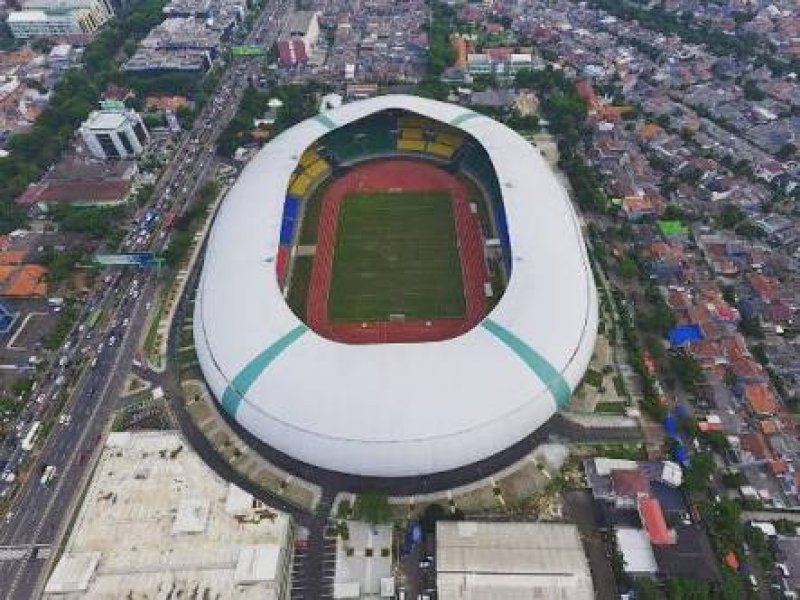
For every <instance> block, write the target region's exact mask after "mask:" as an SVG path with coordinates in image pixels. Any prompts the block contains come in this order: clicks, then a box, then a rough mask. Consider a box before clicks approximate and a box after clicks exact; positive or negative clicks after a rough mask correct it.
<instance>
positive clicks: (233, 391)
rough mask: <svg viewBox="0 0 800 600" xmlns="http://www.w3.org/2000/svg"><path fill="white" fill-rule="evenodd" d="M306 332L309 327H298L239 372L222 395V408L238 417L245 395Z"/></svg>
mask: <svg viewBox="0 0 800 600" xmlns="http://www.w3.org/2000/svg"><path fill="white" fill-rule="evenodd" d="M306 331H308V327H306V326H305V325H298V326H297V327H295V328H294V329H292V330H291V331H290V332H289V333H287V334H286V335H284V336H283V337H282V338H280V339H278V340H277V341H275V342H274V343H273V344H272V345H271V346H270V347H269V348H267V349H266V350H264V351H263V352H262V353H261V354H259V355H258V356H256V357H255V358H254V359H253V360H251V361H250V362H249V363H247V364H246V365H245V367H244V368H243V369H242V370H241V371H239V374H238V375H236V377H234V378H233V381H231V382H230V383H229V384H228V387H227V388H226V389H225V393H224V394H223V395H222V408H224V409H225V412H226V413H228V414H229V415H230V416H232V417H235V416H236V411H237V410H239V404H241V402H242V398H244V395H245V394H246V393H247V391H248V390H249V389H250V387H251V386H252V385H253V383H255V381H256V379H258V378H259V377H260V376H261V374H262V373H263V372H264V371H266V370H267V368H268V367H269V366H270V365H271V364H272V361H274V360H275V359H276V358H278V356H279V355H280V354H281V353H282V352H283V351H284V350H286V349H287V348H288V347H289V346H291V345H292V344H293V343H295V342H296V341H297V340H298V339H299V338H300V336H302V335H303V334H304V333H305V332H306Z"/></svg>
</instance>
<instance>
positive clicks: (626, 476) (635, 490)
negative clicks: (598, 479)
mask: <svg viewBox="0 0 800 600" xmlns="http://www.w3.org/2000/svg"><path fill="white" fill-rule="evenodd" d="M611 487H612V489H613V490H614V494H616V495H617V496H625V497H629V498H636V497H637V496H639V495H640V494H649V493H650V482H649V481H648V480H647V475H645V474H644V473H643V472H642V471H640V470H639V469H612V470H611Z"/></svg>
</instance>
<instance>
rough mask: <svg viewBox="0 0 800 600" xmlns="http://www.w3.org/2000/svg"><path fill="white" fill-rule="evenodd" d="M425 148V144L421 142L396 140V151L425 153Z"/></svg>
mask: <svg viewBox="0 0 800 600" xmlns="http://www.w3.org/2000/svg"><path fill="white" fill-rule="evenodd" d="M425 146H426V143H425V142H423V141H422V140H407V139H403V138H401V139H399V140H397V149H398V150H403V151H404V152H425Z"/></svg>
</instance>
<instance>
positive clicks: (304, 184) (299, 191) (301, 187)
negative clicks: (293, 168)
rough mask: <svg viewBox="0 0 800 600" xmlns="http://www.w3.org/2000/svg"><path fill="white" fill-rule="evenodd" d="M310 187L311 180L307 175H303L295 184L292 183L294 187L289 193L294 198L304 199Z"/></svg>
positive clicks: (298, 177) (299, 176)
mask: <svg viewBox="0 0 800 600" xmlns="http://www.w3.org/2000/svg"><path fill="white" fill-rule="evenodd" d="M310 186H311V179H310V178H309V177H308V175H306V174H305V173H301V174H300V175H298V176H297V179H295V180H294V183H292V187H290V188H289V193H290V194H292V195H293V196H298V197H300V198H303V197H305V195H306V194H307V193H308V188H309V187H310Z"/></svg>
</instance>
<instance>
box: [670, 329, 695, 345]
mask: <svg viewBox="0 0 800 600" xmlns="http://www.w3.org/2000/svg"><path fill="white" fill-rule="evenodd" d="M702 339H703V332H702V331H701V330H700V326H699V325H678V326H677V327H674V328H673V329H672V331H670V332H669V343H670V344H671V345H672V346H683V345H684V344H688V343H689V342H697V341H699V340H702Z"/></svg>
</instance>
